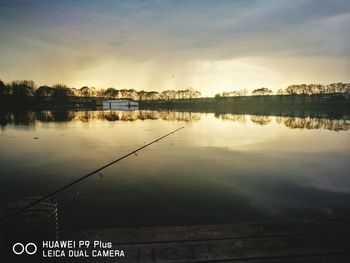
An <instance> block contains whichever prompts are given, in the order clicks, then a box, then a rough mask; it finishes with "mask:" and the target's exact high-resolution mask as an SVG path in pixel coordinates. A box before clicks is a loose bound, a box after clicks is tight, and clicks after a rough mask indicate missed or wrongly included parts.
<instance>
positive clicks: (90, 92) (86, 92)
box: [79, 86, 96, 98]
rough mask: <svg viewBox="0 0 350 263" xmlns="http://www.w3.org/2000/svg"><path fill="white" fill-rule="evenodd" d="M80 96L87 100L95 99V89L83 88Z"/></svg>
mask: <svg viewBox="0 0 350 263" xmlns="http://www.w3.org/2000/svg"><path fill="white" fill-rule="evenodd" d="M79 95H80V96H82V97H85V98H89V97H93V96H95V95H96V91H95V88H90V87H88V86H84V87H81V88H80V90H79Z"/></svg>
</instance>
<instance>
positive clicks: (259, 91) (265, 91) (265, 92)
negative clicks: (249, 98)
mask: <svg viewBox="0 0 350 263" xmlns="http://www.w3.org/2000/svg"><path fill="white" fill-rule="evenodd" d="M271 94H272V90H270V89H268V88H260V89H256V90H253V92H252V95H271Z"/></svg>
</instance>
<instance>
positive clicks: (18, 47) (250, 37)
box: [0, 0, 350, 90]
mask: <svg viewBox="0 0 350 263" xmlns="http://www.w3.org/2000/svg"><path fill="white" fill-rule="evenodd" d="M349 20H350V2H349V1H346V0H343V1H341V0H333V1H321V0H318V1H317V0H305V1H301V0H294V1H292V0H286V1H278V0H270V1H263V0H251V1H224V0H220V1H209V0H208V1H170V0H169V1H166V0H158V1H68V0H63V1H59V2H53V1H29V2H28V1H8V0H7V1H4V0H2V1H0V30H1V32H2V37H1V38H0V50H1V52H2V54H4V55H3V58H2V61H1V62H0V72H1V73H2V75H3V76H6V78H13V77H15V76H17V77H16V78H21V77H22V76H24V75H25V76H30V75H31V73H33V74H32V76H33V77H32V78H33V79H34V78H36V79H38V80H39V81H40V82H48V83H52V82H58V81H60V82H61V81H63V82H67V84H69V85H72V84H74V85H79V83H83V82H86V81H85V80H79V78H82V77H84V78H86V75H87V74H89V75H88V79H89V80H91V81H93V83H94V84H93V85H101V86H103V85H112V84H113V83H119V84H120V85H126V87H128V86H134V85H136V86H140V87H142V88H145V89H147V85H151V86H158V87H164V88H167V87H172V86H174V85H175V84H174V83H173V82H170V81H169V80H168V78H167V75H169V74H173V73H174V72H175V73H177V74H178V78H182V80H180V79H178V80H177V83H178V85H188V86H192V85H193V84H194V83H201V85H204V84H203V83H204V80H205V79H208V78H212V79H211V81H210V82H215V79H214V75H215V76H216V77H217V78H221V79H227V82H226V83H225V84H224V85H223V86H225V87H228V86H230V85H232V83H234V81H233V80H231V77H230V76H229V77H228V76H227V74H228V73H227V72H228V71H229V70H230V66H228V67H227V68H226V69H225V70H223V71H222V72H225V73H223V74H222V75H221V76H220V74H217V73H215V74H214V73H213V74H211V73H210V72H207V71H206V72H205V74H206V76H205V77H204V76H203V74H204V72H202V73H200V72H198V71H196V70H191V65H194V64H196V65H198V64H200V63H206V62H210V63H212V65H214V64H215V65H216V66H215V67H217V66H218V65H219V64H220V63H222V65H232V64H234V65H237V64H239V63H242V66H241V67H240V68H237V67H236V66H235V67H234V68H235V70H236V72H237V74H235V75H236V77H237V79H240V81H239V82H240V83H243V84H244V78H247V76H249V74H251V73H252V72H251V71H250V70H247V71H245V72H243V71H244V69H247V68H249V69H251V68H264V71H265V72H269V73H268V74H267V75H269V76H270V77H268V78H267V79H268V81H272V82H273V81H277V82H275V83H271V85H272V86H278V85H282V84H283V85H284V84H286V83H287V81H283V80H281V77H283V76H287V75H291V74H292V73H293V72H292V71H295V75H298V74H299V72H298V70H297V69H293V68H292V67H291V66H288V64H289V63H290V62H291V63H290V65H293V66H295V65H302V64H303V63H304V65H306V64H308V65H310V64H311V62H313V61H316V60H317V61H318V63H321V64H322V65H323V66H324V71H325V70H327V69H328V68H329V67H330V66H331V67H332V68H334V69H340V65H342V66H344V65H345V66H346V65H348V64H349V63H348V62H346V61H349V55H350V54H349V50H350V49H349V45H348V43H349V42H350V32H349V31H350V29H349V27H348V24H349V22H350V21H349ZM23 58H26V63H23ZM227 61H230V62H228V63H227ZM246 61H250V63H251V64H250V65H249V66H248V67H247V65H246V64H245V63H246ZM262 61H265V62H266V61H267V62H266V63H265V64H261V63H262ZM281 61H284V64H285V65H284V66H283V67H279V65H280V64H281ZM331 61H333V62H334V63H336V64H332V65H329V64H325V63H330V62H331ZM28 64H31V66H30V67H28ZM219 67H220V66H219ZM319 67H320V65H317V68H319ZM282 68H283V71H282ZM273 70H274V72H275V74H273V72H272V71H273ZM55 71H59V73H57V72H55ZM307 71H308V72H309V74H310V75H312V76H320V77H321V76H324V71H322V70H313V69H312V67H310V68H308V69H307ZM335 71H336V70H335ZM87 72H89V73H87ZM239 72H241V75H238V73H239ZM334 73H335V74H336V77H337V78H338V79H339V81H348V80H349V79H348V77H346V76H347V75H346V72H345V73H344V70H339V73H338V74H337V72H334ZM160 74H165V75H160ZM193 74H196V75H193ZM224 74H226V75H224ZM320 74H321V75H320ZM104 75H108V76H110V77H109V78H107V79H109V81H108V82H106V81H105V79H106V78H105V77H104ZM48 76H50V77H48ZM59 76H64V78H63V79H59V80H56V79H53V78H57V77H59ZM134 76H138V77H140V78H141V79H140V80H138V81H135V80H130V79H131V78H134ZM201 78H202V80H201V81H198V80H199V79H201ZM316 78H317V77H316ZM229 79H230V81H228V80H229ZM194 80H196V81H194ZM310 80H311V79H310V78H309V79H308V78H306V79H303V80H300V81H301V82H307V81H310ZM143 81H144V83H143V84H142V82H143ZM232 81H233V82H232ZM246 85H248V86H250V87H251V86H252V85H253V84H252V83H251V81H250V80H247V81H246ZM256 85H258V84H256ZM203 88H204V89H207V90H210V89H213V88H212V87H209V86H207V87H203Z"/></svg>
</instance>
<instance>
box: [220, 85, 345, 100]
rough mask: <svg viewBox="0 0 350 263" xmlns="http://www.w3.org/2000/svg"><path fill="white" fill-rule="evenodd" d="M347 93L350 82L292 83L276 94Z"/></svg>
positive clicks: (256, 92)
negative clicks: (324, 83) (325, 83)
mask: <svg viewBox="0 0 350 263" xmlns="http://www.w3.org/2000/svg"><path fill="white" fill-rule="evenodd" d="M339 93H342V94H345V93H350V83H342V82H338V83H331V84H328V85H322V84H299V85H290V86H288V87H287V88H285V89H279V90H278V91H277V93H276V95H313V94H339ZM246 94H247V93H246V92H245V91H244V90H240V91H224V92H222V93H218V94H216V95H215V97H216V98H220V97H234V96H245V95H246ZM273 94H274V93H273V91H272V90H271V89H269V88H266V87H263V88H259V89H255V90H253V91H252V93H251V95H253V96H266V95H273Z"/></svg>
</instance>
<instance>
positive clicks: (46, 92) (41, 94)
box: [35, 85, 54, 98]
mask: <svg viewBox="0 0 350 263" xmlns="http://www.w3.org/2000/svg"><path fill="white" fill-rule="evenodd" d="M53 92H54V89H53V88H51V87H49V86H46V85H45V86H40V87H39V88H38V89H37V90H36V91H35V96H36V97H38V98H48V97H52V95H53Z"/></svg>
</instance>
